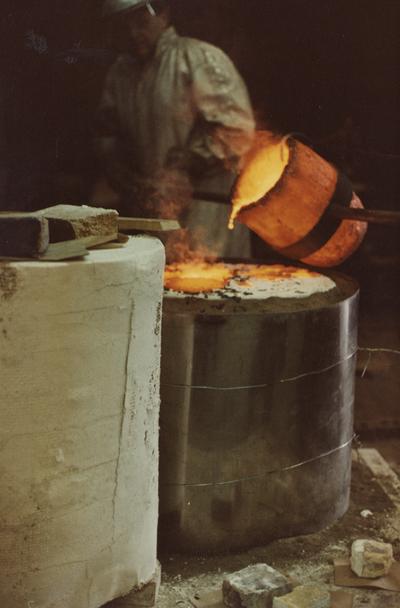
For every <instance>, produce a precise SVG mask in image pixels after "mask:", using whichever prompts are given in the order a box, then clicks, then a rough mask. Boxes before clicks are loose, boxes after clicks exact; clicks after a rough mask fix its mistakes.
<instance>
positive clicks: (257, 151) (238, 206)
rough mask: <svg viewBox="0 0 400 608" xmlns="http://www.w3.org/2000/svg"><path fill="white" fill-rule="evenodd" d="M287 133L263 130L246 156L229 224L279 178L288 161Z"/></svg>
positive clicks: (270, 188)
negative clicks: (272, 132)
mask: <svg viewBox="0 0 400 608" xmlns="http://www.w3.org/2000/svg"><path fill="white" fill-rule="evenodd" d="M287 140H288V137H283V138H281V137H276V136H273V135H272V134H270V133H266V132H260V133H258V134H257V136H256V141H255V144H254V146H253V148H252V149H251V151H250V152H249V154H248V155H247V156H246V157H245V159H244V168H243V170H242V172H241V175H240V178H239V179H238V181H237V184H236V188H235V193H234V196H233V199H232V213H231V217H230V220H229V228H230V229H233V227H234V223H235V219H236V217H237V216H238V215H239V213H240V211H241V210H242V209H243V208H244V207H247V206H248V205H251V204H252V203H256V202H257V201H259V200H260V199H261V198H263V197H264V196H265V194H266V192H269V191H270V190H272V188H273V187H274V186H275V185H276V184H277V183H278V181H279V180H280V178H281V176H282V173H283V171H284V170H285V167H286V166H287V164H288V162H289V146H288V144H287Z"/></svg>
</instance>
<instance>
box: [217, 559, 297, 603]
mask: <svg viewBox="0 0 400 608" xmlns="http://www.w3.org/2000/svg"><path fill="white" fill-rule="evenodd" d="M291 590H292V585H291V583H290V582H289V580H288V579H287V578H286V577H285V576H283V574H281V573H280V572H278V571H277V570H274V569H273V568H271V567H270V566H267V564H255V565H254V566H248V567H247V568H244V569H243V570H239V571H238V572H234V573H233V574H230V575H229V576H227V577H226V578H225V580H224V581H223V584H222V593H223V601H224V605H225V606H227V607H228V608H272V602H273V599H274V597H278V596H281V595H285V594H286V593H289V592H290V591H291Z"/></svg>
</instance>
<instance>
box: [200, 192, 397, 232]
mask: <svg viewBox="0 0 400 608" xmlns="http://www.w3.org/2000/svg"><path fill="white" fill-rule="evenodd" d="M193 198H195V199H202V200H206V201H211V202H213V203H221V204H224V205H230V199H229V197H228V196H226V195H225V194H220V193H217V192H200V191H195V192H194V193H193ZM328 213H329V214H330V215H331V216H332V217H335V218H338V219H343V220H356V221H358V222H368V223H369V224H386V225H396V224H400V211H383V210H380V209H379V210H378V209H357V208H353V207H342V206H341V205H334V204H332V205H330V207H329V210H328Z"/></svg>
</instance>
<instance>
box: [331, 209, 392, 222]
mask: <svg viewBox="0 0 400 608" xmlns="http://www.w3.org/2000/svg"><path fill="white" fill-rule="evenodd" d="M329 214H330V215H332V216H333V217H336V218H338V219H343V220H357V221H359V222H368V223H369V224H387V225H393V224H399V225H400V211H383V210H382V211H381V210H380V209H379V210H378V209H357V208H354V207H342V206H341V205H331V206H330V207H329Z"/></svg>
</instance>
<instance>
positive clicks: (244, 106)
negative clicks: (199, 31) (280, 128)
mask: <svg viewBox="0 0 400 608" xmlns="http://www.w3.org/2000/svg"><path fill="white" fill-rule="evenodd" d="M187 58H188V61H187V65H188V70H189V74H188V76H189V82H190V86H191V95H192V99H193V103H194V105H195V110H196V113H197V119H196V122H195V126H194V128H193V131H192V134H191V138H190V142H189V149H190V153H191V154H192V155H195V156H197V157H201V158H203V159H204V160H209V161H212V160H213V159H214V160H217V161H219V162H221V161H222V162H223V163H224V164H225V165H226V166H228V167H229V168H230V169H232V168H235V167H236V165H237V163H238V160H239V159H240V158H241V157H242V156H243V154H245V153H246V152H247V151H248V149H249V148H250V146H251V143H252V140H253V136H254V127H255V125H254V117H253V112H252V108H251V103H250V99H249V95H248V92H247V89H246V85H245V84H244V82H243V80H242V78H241V76H240V75H239V73H238V72H237V70H236V68H235V66H234V65H233V63H232V61H231V60H230V59H229V58H228V57H227V56H226V55H225V53H224V52H223V51H221V50H220V49H218V48H216V47H213V46H212V45H209V44H206V43H201V42H198V41H192V43H191V45H189V47H188V49H187Z"/></svg>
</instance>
